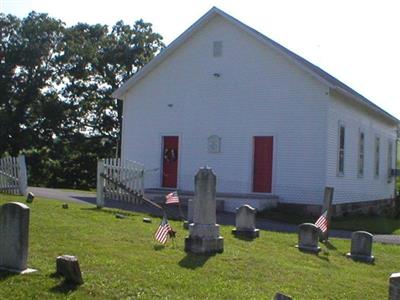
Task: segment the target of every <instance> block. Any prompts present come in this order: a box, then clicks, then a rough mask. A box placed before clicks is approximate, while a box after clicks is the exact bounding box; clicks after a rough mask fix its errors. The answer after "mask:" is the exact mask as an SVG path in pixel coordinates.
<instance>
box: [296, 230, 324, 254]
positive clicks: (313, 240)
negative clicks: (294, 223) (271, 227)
mask: <svg viewBox="0 0 400 300" xmlns="http://www.w3.org/2000/svg"><path fill="white" fill-rule="evenodd" d="M318 237H319V229H318V227H317V226H315V224H311V223H303V224H300V225H299V244H298V245H296V247H297V248H299V250H300V251H305V252H311V253H318V252H319V251H321V247H319V246H318Z"/></svg>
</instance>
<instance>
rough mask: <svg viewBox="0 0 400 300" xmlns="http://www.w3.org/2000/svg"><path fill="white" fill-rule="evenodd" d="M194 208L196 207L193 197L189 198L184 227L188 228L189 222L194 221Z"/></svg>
mask: <svg viewBox="0 0 400 300" xmlns="http://www.w3.org/2000/svg"><path fill="white" fill-rule="evenodd" d="M193 208H194V202H193V199H189V200H188V213H187V221H184V222H183V228H185V229H188V228H189V224H191V223H193Z"/></svg>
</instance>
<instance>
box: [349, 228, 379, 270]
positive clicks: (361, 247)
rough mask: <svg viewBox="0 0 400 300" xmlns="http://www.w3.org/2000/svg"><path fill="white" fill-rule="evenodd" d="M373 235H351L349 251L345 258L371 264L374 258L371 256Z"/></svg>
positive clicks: (357, 232) (363, 233) (359, 232)
mask: <svg viewBox="0 0 400 300" xmlns="http://www.w3.org/2000/svg"><path fill="white" fill-rule="evenodd" d="M373 237H374V236H373V235H372V234H371V233H369V232H366V231H356V232H353V233H352V234H351V250H350V253H347V254H346V256H347V257H349V258H351V259H353V260H356V261H363V262H367V263H372V262H373V261H374V260H375V257H374V256H373V255H372V242H373Z"/></svg>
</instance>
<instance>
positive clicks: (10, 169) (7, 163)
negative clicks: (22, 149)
mask: <svg viewBox="0 0 400 300" xmlns="http://www.w3.org/2000/svg"><path fill="white" fill-rule="evenodd" d="M27 187H28V180H27V175H26V164H25V157H24V156H23V155H20V156H18V157H11V156H7V157H4V158H1V159H0V192H2V193H8V194H14V195H26V190H27Z"/></svg>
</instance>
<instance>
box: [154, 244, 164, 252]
mask: <svg viewBox="0 0 400 300" xmlns="http://www.w3.org/2000/svg"><path fill="white" fill-rule="evenodd" d="M164 249H165V246H164V245H154V250H156V251H160V250H164Z"/></svg>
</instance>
